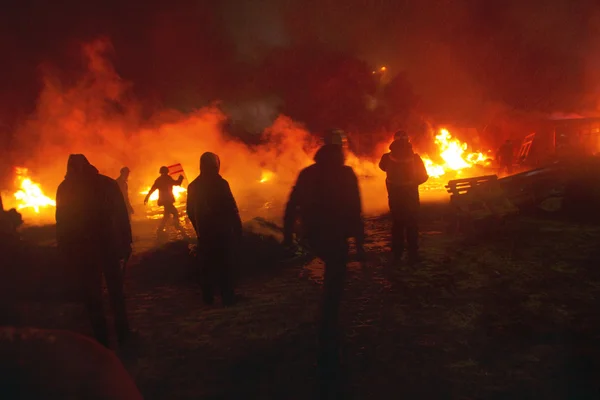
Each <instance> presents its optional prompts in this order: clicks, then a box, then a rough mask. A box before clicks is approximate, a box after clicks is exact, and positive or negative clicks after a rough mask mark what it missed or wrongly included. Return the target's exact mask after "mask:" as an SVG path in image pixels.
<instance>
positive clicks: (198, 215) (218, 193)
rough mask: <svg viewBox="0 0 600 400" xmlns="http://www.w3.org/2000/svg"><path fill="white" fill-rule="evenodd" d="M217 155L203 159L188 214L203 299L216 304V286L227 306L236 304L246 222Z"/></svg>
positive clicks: (192, 185) (192, 186)
mask: <svg viewBox="0 0 600 400" xmlns="http://www.w3.org/2000/svg"><path fill="white" fill-rule="evenodd" d="M220 168H221V161H220V160H219V156H217V155H216V154H214V153H210V152H207V153H204V154H203V155H202V157H200V175H199V176H198V177H197V178H196V179H194V180H193V181H192V182H191V183H190V184H189V186H188V196H187V215H188V217H189V219H190V221H191V222H192V225H193V226H194V229H195V231H196V235H197V236H198V253H197V254H198V259H199V262H200V267H201V269H202V296H203V299H204V302H205V303H206V304H213V302H214V291H215V287H218V288H219V290H220V292H221V300H222V302H223V304H224V305H232V304H233V302H234V289H233V277H232V262H233V256H234V253H235V251H236V248H237V247H238V245H239V243H240V240H241V237H242V221H241V219H240V214H239V211H238V208H237V204H236V202H235V199H234V197H233V194H232V193H231V189H230V187H229V183H228V182H227V181H226V180H225V179H223V178H222V177H221V175H219V170H220Z"/></svg>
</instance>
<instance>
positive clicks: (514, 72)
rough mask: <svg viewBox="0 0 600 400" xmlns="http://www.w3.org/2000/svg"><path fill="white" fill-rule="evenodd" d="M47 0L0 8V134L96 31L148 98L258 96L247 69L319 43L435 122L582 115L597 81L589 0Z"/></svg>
mask: <svg viewBox="0 0 600 400" xmlns="http://www.w3.org/2000/svg"><path fill="white" fill-rule="evenodd" d="M52 3H53V2H48V1H43V0H29V1H13V2H12V4H10V5H4V8H3V10H2V14H1V16H0V18H2V20H1V21H0V32H1V36H0V51H1V53H2V62H0V79H1V82H2V85H1V89H2V90H0V121H1V122H2V125H3V126H4V130H7V129H10V128H7V127H11V126H14V124H15V123H16V122H18V121H19V120H20V119H22V118H24V117H25V116H27V115H28V114H29V113H31V112H32V111H33V110H34V109H35V101H36V97H37V94H38V92H39V90H40V87H41V81H40V76H41V69H42V68H45V70H51V71H53V73H55V74H56V75H58V76H60V78H61V79H62V80H63V81H64V82H66V83H68V82H69V81H70V80H74V79H77V77H78V74H79V73H80V72H81V69H82V68H83V64H82V57H81V53H80V47H81V44H82V43H84V42H86V41H90V40H93V39H94V38H97V37H100V36H104V37H108V38H109V39H110V40H111V41H112V43H113V45H114V52H113V53H114V54H113V55H112V56H113V62H114V63H115V65H116V68H117V70H118V72H119V73H120V74H121V76H122V77H123V78H124V79H127V80H129V81H131V82H133V85H134V86H133V87H134V91H135V93H136V95H137V96H138V97H139V98H140V99H142V100H143V101H145V102H147V103H149V104H152V105H153V106H154V107H156V106H160V107H163V106H164V107H176V108H179V109H191V108H196V107H201V106H203V105H205V104H208V103H209V102H211V101H214V100H226V101H227V100H229V101H232V100H235V99H242V98H246V97H252V96H259V95H260V96H263V95H266V94H269V92H272V91H277V90H280V89H278V86H277V85H272V84H271V82H269V79H268V78H266V79H265V77H264V76H263V75H264V74H261V71H264V70H267V69H269V68H279V70H277V69H276V70H275V71H273V70H269V71H270V76H275V75H283V76H291V77H294V79H295V77H297V76H298V75H302V73H303V72H302V71H307V70H310V69H311V66H313V65H318V63H319V60H318V59H317V58H318V57H323V59H326V58H327V57H326V56H325V54H326V53H327V52H336V54H337V57H339V56H340V54H341V55H342V56H343V57H346V58H348V59H349V60H359V61H360V62H365V63H366V64H368V66H369V68H371V67H376V66H379V65H387V66H388V67H389V68H390V74H392V75H393V74H396V73H399V72H403V73H404V74H405V76H406V79H407V80H408V82H409V83H410V86H411V88H412V90H413V91H414V93H415V94H416V95H417V96H418V97H419V99H420V100H419V107H420V108H421V110H423V112H425V113H427V114H429V115H431V116H432V117H439V118H442V119H443V118H451V117H460V118H475V117H476V116H477V115H481V114H482V113H484V111H485V110H484V109H485V108H486V107H489V106H490V105H491V104H494V105H498V104H500V105H502V106H503V107H507V108H508V109H516V110H522V111H542V112H554V111H562V112H573V111H575V112H583V111H589V110H593V109H595V107H596V97H597V96H596V93H597V89H598V86H600V76H599V75H600V74H599V72H598V71H599V68H598V67H599V66H600V61H599V58H600V55H599V54H600V42H599V40H600V39H599V37H600V35H598V33H599V32H598V29H600V28H599V27H600V12H599V10H598V6H597V2H596V1H593V0H579V1H570V0H553V1H550V0H534V1H521V0H507V1H502V2H500V1H475V0H462V1H452V0H437V1H433V0H426V1H402V0H370V1H368V0H344V1H338V0H319V1H317V0H281V1H275V0H263V1H251V0H225V1H215V2H207V1H197V2H193V1H180V0H173V1H168V2H166V1H163V2H160V1H156V0H150V1H144V2H121V1H113V0H108V1H102V2H93V1H90V2H84V1H74V0H66V1H63V2H61V6H60V7H57V6H55V5H53V4H52ZM295 49H298V51H301V52H302V54H303V55H304V56H303V57H302V58H301V59H294V62H293V64H294V68H295V69H294V71H290V70H286V68H288V69H289V66H287V67H286V66H285V65H286V63H282V65H281V66H277V67H272V65H273V62H270V61H269V60H273V57H274V56H273V54H278V53H277V52H285V51H287V52H288V53H286V54H288V57H290V56H289V52H294V51H295ZM312 50H315V57H314V58H313V57H311V51H312ZM269 57H271V58H269ZM267 62H269V64H270V65H266V63H267ZM275 94H276V95H279V93H275ZM284 98H285V96H284ZM286 101H287V102H290V101H291V100H290V99H286ZM290 113H292V114H293V109H292V110H290ZM301 114H302V113H299V115H301Z"/></svg>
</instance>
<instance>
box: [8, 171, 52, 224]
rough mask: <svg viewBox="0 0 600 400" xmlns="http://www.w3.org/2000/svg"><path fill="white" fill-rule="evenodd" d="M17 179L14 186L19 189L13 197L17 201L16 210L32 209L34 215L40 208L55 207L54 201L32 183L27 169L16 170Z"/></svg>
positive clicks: (37, 185)
mask: <svg viewBox="0 0 600 400" xmlns="http://www.w3.org/2000/svg"><path fill="white" fill-rule="evenodd" d="M15 171H16V174H17V177H16V181H15V184H16V186H17V187H18V188H19V189H18V190H17V191H16V192H15V194H14V196H15V199H16V201H17V203H16V206H17V209H19V210H22V209H28V208H29V209H32V210H33V211H34V212H35V213H36V214H39V213H40V208H46V207H56V201H54V200H53V199H51V198H50V197H48V196H46V195H45V194H44V192H43V191H42V188H41V187H40V185H39V184H37V183H35V182H33V181H32V180H31V178H29V177H28V174H29V171H28V170H27V168H19V167H18V168H16V169H15Z"/></svg>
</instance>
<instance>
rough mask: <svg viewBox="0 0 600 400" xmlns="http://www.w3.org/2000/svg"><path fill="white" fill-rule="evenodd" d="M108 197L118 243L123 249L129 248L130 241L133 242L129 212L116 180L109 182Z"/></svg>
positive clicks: (127, 249) (128, 249)
mask: <svg viewBox="0 0 600 400" xmlns="http://www.w3.org/2000/svg"><path fill="white" fill-rule="evenodd" d="M107 186H108V190H109V193H108V195H109V199H110V200H111V203H112V209H113V212H114V218H115V222H116V228H117V229H118V231H119V237H120V238H121V240H122V243H119V245H120V246H122V247H123V249H124V250H126V251H130V250H131V243H133V235H132V234H131V223H130V222H129V212H128V211H127V204H126V203H125V199H124V198H123V193H122V192H121V189H120V188H119V185H118V184H117V182H115V181H112V182H109V184H108V185H107Z"/></svg>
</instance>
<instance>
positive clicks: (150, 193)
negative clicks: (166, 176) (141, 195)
mask: <svg viewBox="0 0 600 400" xmlns="http://www.w3.org/2000/svg"><path fill="white" fill-rule="evenodd" d="M157 189H158V179H157V180H155V181H154V185H152V187H151V188H150V190H149V191H148V194H147V195H146V198H145V199H144V204H148V200H149V199H150V196H152V193H154V192H156V190H157Z"/></svg>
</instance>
